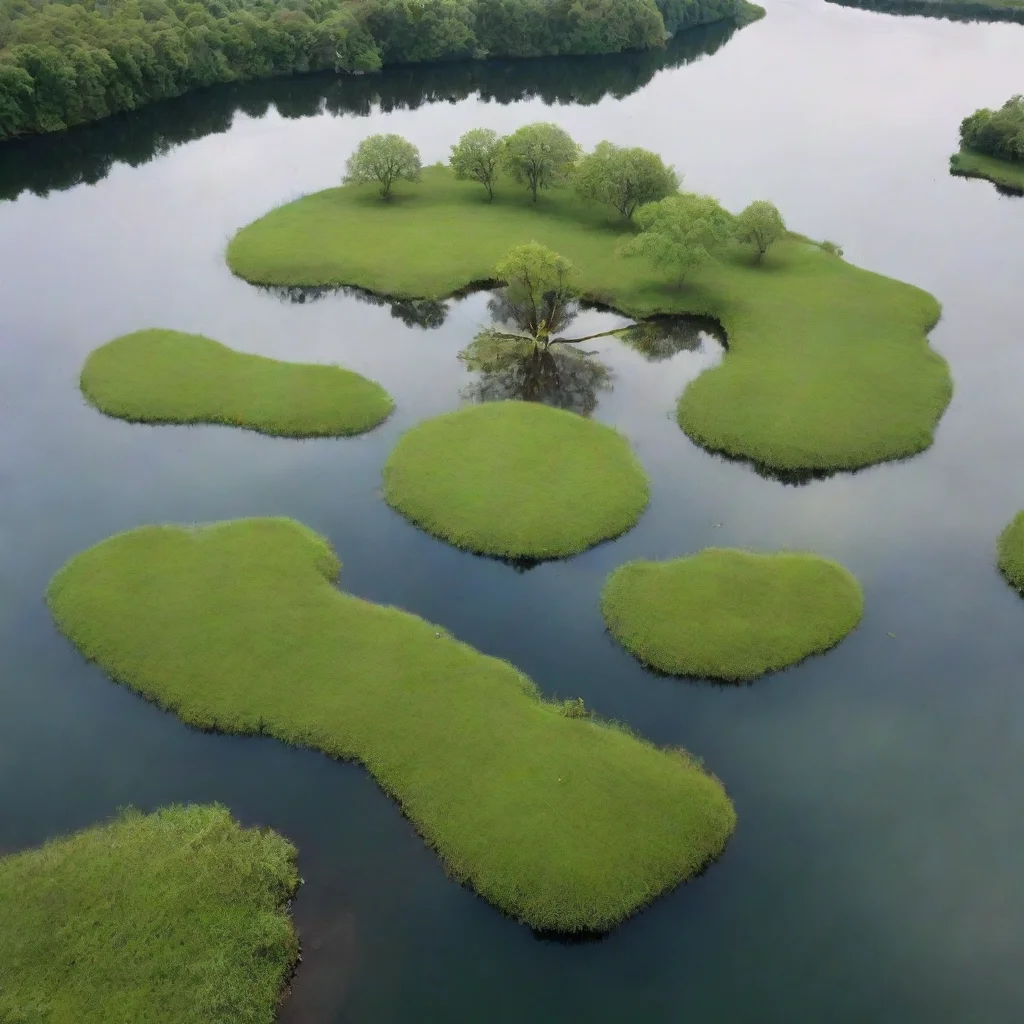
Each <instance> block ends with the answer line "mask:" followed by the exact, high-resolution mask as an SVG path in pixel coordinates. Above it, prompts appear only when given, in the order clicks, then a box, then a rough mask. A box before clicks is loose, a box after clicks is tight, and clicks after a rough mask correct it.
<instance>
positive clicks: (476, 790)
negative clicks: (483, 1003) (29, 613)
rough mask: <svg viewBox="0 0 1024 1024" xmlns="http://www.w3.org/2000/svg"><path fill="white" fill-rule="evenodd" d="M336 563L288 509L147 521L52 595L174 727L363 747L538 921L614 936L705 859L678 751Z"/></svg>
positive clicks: (408, 804) (480, 877) (332, 748)
mask: <svg viewBox="0 0 1024 1024" xmlns="http://www.w3.org/2000/svg"><path fill="white" fill-rule="evenodd" d="M581 422H582V421H581ZM338 570H339V565H338V561H337V559H336V557H335V555H334V553H333V552H332V550H331V548H330V546H329V545H328V543H327V542H326V541H325V540H323V539H322V538H321V537H319V536H317V535H316V534H314V533H312V532H311V531H310V530H308V529H306V528H305V527H302V526H300V525H299V524H297V523H295V522H292V521H290V520H285V519H249V520H238V521H234V522H228V523H220V524H215V525H213V526H209V527H205V528H200V529H186V528H182V527H173V526H154V527H145V528H142V529H138V530H134V531H131V532H129V533H125V534H121V535H119V536H116V537H113V538H111V539H109V540H107V541H104V542H102V543H101V544H98V545H97V546H95V547H93V548H90V549H89V550H87V551H85V552H83V553H82V554H80V555H78V556H76V557H75V558H73V559H72V560H71V561H70V562H69V563H68V564H67V565H66V566H64V568H63V569H61V570H60V572H59V573H58V574H57V575H56V577H55V578H54V579H53V581H52V583H51V585H50V588H49V591H48V601H49V605H50V608H51V610H52V612H53V614H54V617H55V618H56V621H57V624H58V625H59V627H60V628H61V630H62V631H63V632H64V633H65V634H66V635H67V636H68V637H70V638H71V640H72V641H73V642H74V643H75V644H76V645H77V646H78V647H79V649H80V650H81V651H82V653H83V654H85V655H86V656H87V657H89V658H91V659H94V660H95V661H97V662H98V663H99V664H100V665H101V666H102V667H103V668H104V669H105V670H106V671H107V672H108V673H109V674H110V675H111V676H112V677H113V678H114V679H116V680H119V681H120V682H122V683H124V684H126V685H128V686H130V687H131V688H132V689H134V690H136V691H137V692H139V693H141V694H143V695H144V696H146V697H148V698H150V699H152V700H154V701H156V702H158V703H159V704H161V705H162V706H164V707H166V708H168V709H170V710H173V711H174V712H175V713H176V714H177V715H178V716H179V717H180V718H181V719H183V720H184V721H185V722H187V723H189V724H191V725H194V726H197V727H199V728H203V729H218V730H223V731H227V732H237V733H260V734H266V735H271V736H275V737H277V738H278V739H280V740H283V741H285V742H288V743H294V744H297V745H300V746H305V747H311V748H314V749H317V750H321V751H323V752H324V753H326V754H329V755H331V756H334V757H339V758H353V759H356V760H359V761H361V762H362V763H363V764H365V765H366V767H367V768H368V769H369V771H370V772H371V773H372V774H373V775H374V777H375V778H376V779H377V781H378V782H379V784H380V785H381V786H382V787H383V788H384V790H385V791H386V792H388V793H390V794H391V795H392V796H394V797H395V798H396V799H397V800H398V801H399V802H400V804H401V806H402V808H403V810H404V811H405V813H406V814H407V815H408V817H409V818H410V819H411V820H412V822H413V823H414V824H415V826H416V828H417V829H418V830H419V832H420V833H421V834H422V835H423V836H424V838H425V839H426V840H427V842H428V843H429V844H430V845H431V846H433V847H434V848H435V849H436V850H437V851H438V853H439V854H440V856H441V858H442V860H443V861H444V864H445V866H446V868H447V870H448V871H449V872H450V873H451V875H453V876H454V877H455V878H456V879H459V880H460V881H464V882H467V883H469V884H470V885H472V886H473V887H474V888H475V889H476V890H477V891H478V892H479V893H480V894H481V895H483V896H484V897H486V898H487V899H488V900H490V901H491V902H492V903H494V904H495V905H496V906H498V907H500V908H501V909H502V910H504V911H505V912H506V913H508V914H510V915H512V916H513V917H515V918H517V919H519V920H521V921H524V922H526V923H528V924H530V925H532V926H533V927H535V928H538V929H542V930H552V931H561V932H574V931H599V930H604V929H607V928H610V927H611V926H613V925H614V924H616V923H617V922H618V921H620V920H622V919H623V918H624V917H626V916H628V915H629V914H631V913H633V912H634V911H636V910H637V909H638V908H640V907H642V906H644V905H645V904H646V903H648V902H650V901H651V900H653V899H655V898H656V897H657V896H658V895H660V894H661V893H663V892H664V891H666V890H667V889H669V888H671V887H672V886H674V885H676V884H677V883H679V882H681V881H683V880H684V879H686V878H689V877H690V876H692V875H693V874H695V873H696V872H698V871H700V870H701V868H702V867H704V866H705V865H706V864H707V863H709V862H710V861H711V860H713V859H714V858H715V857H717V856H718V854H719V853H720V852H721V851H722V849H723V847H724V846H725V843H726V841H727V839H728V837H729V835H730V833H731V832H732V830H733V827H734V824H735V814H734V811H733V808H732V804H731V803H730V801H729V799H728V797H727V796H726V794H725V792H724V790H723V788H722V786H721V785H720V784H719V783H718V782H717V781H716V780H715V779H713V778H711V777H710V776H709V775H707V774H706V773H705V772H703V771H702V770H700V769H699V768H698V767H697V765H696V764H695V763H694V761H693V760H692V759H691V758H690V757H688V756H687V755H686V754H684V753H682V752H680V751H670V750H660V749H657V748H655V747H654V746H652V745H651V744H649V743H647V742H645V741H643V740H641V739H639V738H637V737H635V736H634V735H632V734H630V733H628V732H626V731H625V730H623V729H621V728H618V727H615V726H612V725H607V724H603V723H601V722H598V721H595V720H593V719H591V718H589V717H574V716H572V715H567V714H566V708H565V707H564V706H562V705H560V704H553V703H548V702H545V701H543V700H541V699H540V697H539V696H538V693H537V690H536V687H535V686H534V684H533V683H532V682H531V681H530V680H529V679H528V678H527V677H526V676H524V675H523V674H522V673H520V672H519V671H518V670H516V669H515V668H514V667H513V666H511V665H509V664H508V663H507V662H504V661H499V660H497V659H495V658H489V657H487V656H485V655H483V654H481V653H480V652H479V651H476V650H474V649H473V648H471V647H468V646H467V645H466V644H463V643H459V642H458V641H457V640H455V639H454V638H452V637H451V636H449V635H448V634H447V633H446V632H445V631H444V630H443V629H440V628H439V627H436V626H433V625H431V624H430V623H428V622H425V621H424V620H422V619H420V618H418V617H416V616H414V615H410V614H408V613H406V612H402V611H399V610H397V609H395V608H386V607H382V606H380V605H375V604H370V603H368V602H366V601H362V600H360V599H358V598H356V597H352V596H350V595H347V594H344V593H342V592H341V591H339V590H338V589H337V588H336V587H335V586H334V581H335V577H336V576H337V573H338ZM572 709H573V711H574V712H575V711H576V710H577V706H576V705H572Z"/></svg>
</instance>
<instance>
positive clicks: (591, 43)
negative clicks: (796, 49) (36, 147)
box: [0, 0, 750, 139]
mask: <svg viewBox="0 0 1024 1024" xmlns="http://www.w3.org/2000/svg"><path fill="white" fill-rule="evenodd" d="M749 9H750V8H749V5H748V4H745V3H744V0H358V2H356V0H284V2H283V3H282V2H278V0H70V2H63V3H62V2H55V0H0V139H5V138H9V137H11V136H15V135H21V134H27V133H40V132H52V131H60V130H62V129H64V128H67V127H69V126H71V125H75V124H81V123H84V122H88V121H94V120H97V119H99V118H103V117H106V116H107V115H109V114H113V113H118V112H122V111H129V110H135V109H137V108H138V107H141V106H143V105H145V104H147V103H150V102H152V101H154V100H159V99H165V98H169V97H172V96H179V95H181V94H183V93H185V92H188V91H189V90H192V89H196V88H200V87H203V86H208V85H213V84H215V83H220V82H234V81H245V80H250V79H258V78H269V77H273V76H279V75H289V74H295V73H305V72H315V71H334V72H339V73H344V72H347V73H363V72H369V71H376V70H379V69H380V68H381V67H383V66H385V65H396V64H410V63H419V62H425V61H439V60H458V59H463V58H478V59H479V58H484V57H535V56H554V55H563V54H606V53H619V52H623V51H630V50H646V49H651V48H654V47H659V46H661V45H662V44H663V43H664V41H665V39H666V37H667V36H669V35H671V34H672V33H674V32H675V31H676V30H677V29H680V28H686V27H689V26H693V25H701V24H708V23H712V22H716V21H719V20H734V21H737V20H739V21H744V20H747V18H748V17H749V15H748V13H747V12H748V10H749Z"/></svg>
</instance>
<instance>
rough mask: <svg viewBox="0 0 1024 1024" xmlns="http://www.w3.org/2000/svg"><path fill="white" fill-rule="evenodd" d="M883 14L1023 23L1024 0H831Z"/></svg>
mask: <svg viewBox="0 0 1024 1024" xmlns="http://www.w3.org/2000/svg"><path fill="white" fill-rule="evenodd" d="M828 2H829V3H833V4H839V5H840V6H841V7H859V8H860V9H861V10H865V11H877V12H879V13H880V14H917V15H924V16H925V17H926V18H947V19H949V20H950V21H1017V22H1022V23H1024V0H828Z"/></svg>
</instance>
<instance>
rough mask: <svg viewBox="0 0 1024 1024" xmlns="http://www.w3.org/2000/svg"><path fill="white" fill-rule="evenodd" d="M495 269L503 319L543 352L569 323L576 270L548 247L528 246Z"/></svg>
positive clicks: (509, 254)
mask: <svg viewBox="0 0 1024 1024" xmlns="http://www.w3.org/2000/svg"><path fill="white" fill-rule="evenodd" d="M495 269H496V272H497V275H498V277H499V278H500V279H501V280H502V281H504V282H505V290H504V292H503V293H502V294H501V296H500V298H499V300H498V301H499V304H500V306H501V307H502V308H503V309H504V310H505V311H507V312H506V313H505V318H506V319H508V320H512V321H513V322H514V323H515V324H516V326H517V327H519V329H520V330H522V331H525V332H526V333H527V334H529V336H530V337H531V338H533V341H534V344H535V345H538V346H543V347H544V348H545V349H546V348H547V347H548V346H549V345H550V344H551V340H552V339H551V335H552V334H554V333H555V331H557V330H559V329H560V328H561V327H562V326H564V325H565V323H567V322H568V321H569V320H570V319H571V313H570V303H571V302H572V299H573V297H574V295H575V293H574V292H573V289H572V279H573V277H574V276H575V273H576V268H575V267H574V266H573V265H572V264H571V263H570V262H569V261H568V260H567V259H566V258H565V257H564V256H562V255H560V254H559V253H557V252H552V250H550V249H548V248H547V246H544V245H541V244H540V243H539V242H528V243H527V244H526V245H517V246H516V247H515V248H514V249H512V250H510V251H509V253H508V255H507V256H506V257H505V258H504V259H503V260H502V261H501V262H500V263H499V264H498V266H497V267H496V268H495ZM496 308H497V307H496Z"/></svg>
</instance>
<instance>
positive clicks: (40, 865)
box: [0, 806, 299, 1024]
mask: <svg viewBox="0 0 1024 1024" xmlns="http://www.w3.org/2000/svg"><path fill="white" fill-rule="evenodd" d="M298 884H299V879H298V875H297V874H296V871H295V849H294V847H293V846H292V845H291V844H290V843H288V842H286V841H285V840H284V839H282V838H281V837H280V836H278V835H276V834H275V833H273V832H270V831H267V830H257V829H243V828H240V827H239V826H238V825H237V824H236V823H235V822H234V821H233V820H232V818H231V815H230V814H228V812H227V811H226V810H225V809H224V808H223V807H216V806H212V807H199V806H189V807H178V806H176V807H168V808H165V809H164V810H160V811H157V812H156V813H155V814H149V815H142V814H140V813H138V812H137V811H128V812H123V813H122V814H121V815H120V816H119V817H118V818H117V819H115V820H114V821H111V822H109V823H108V824H105V825H101V826H98V827H95V828H90V829H87V830H85V831H84V832H78V833H76V834H74V835H72V836H68V837H66V838H61V839H55V840H53V841H52V842H49V843H47V844H46V845H45V846H43V847H41V848H39V849H35V850H28V851H26V852H24V853H17V854H14V855H12V856H9V857H4V858H3V859H2V860H0V906H2V907H3V914H0V1021H2V1022H3V1024H128V1022H130V1024H212V1022H214V1021H216V1022H218V1024H236V1022H237V1024H271V1022H272V1021H274V1020H275V1019H276V1017H277V1013H276V1010H277V1004H278V1001H279V999H280V997H281V995H282V990H283V988H284V986H285V985H286V983H287V981H288V978H289V977H290V974H291V971H292V969H293V967H294V965H295V963H296V961H297V960H298V955H299V946H298V941H297V939H296V937H295V931H294V928H293V926H292V921H291V916H290V914H289V912H288V901H289V900H290V899H291V897H292V895H293V894H294V892H295V890H296V888H297V887H298Z"/></svg>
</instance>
